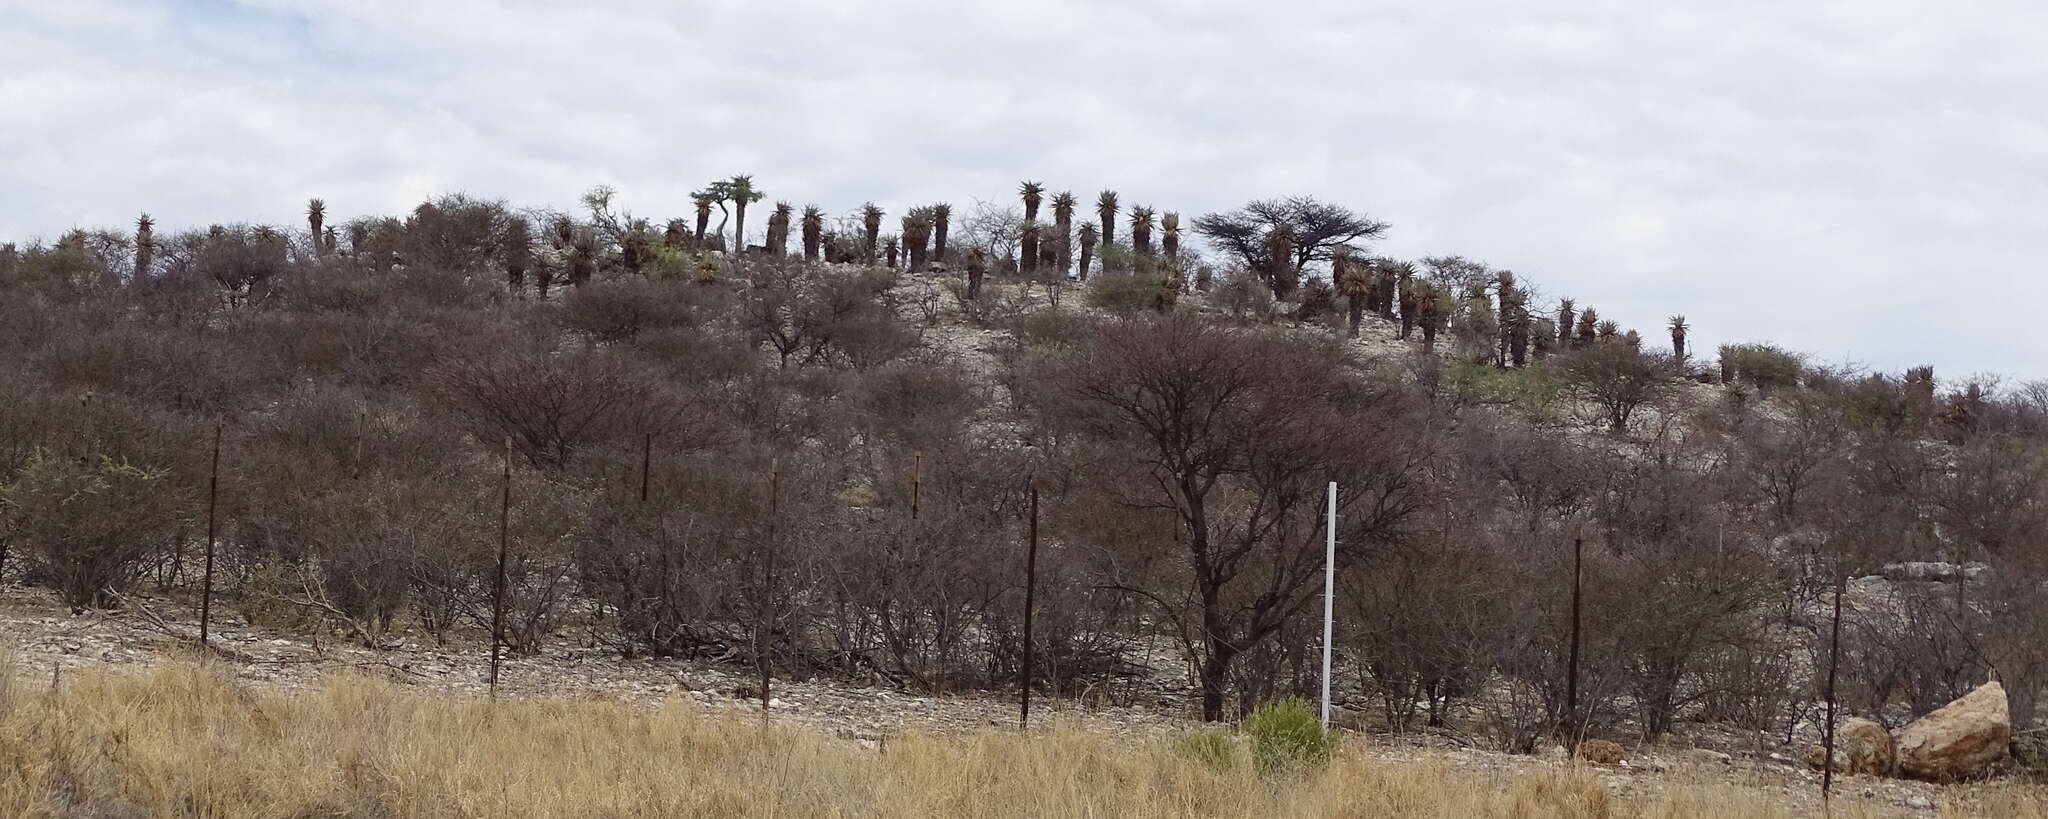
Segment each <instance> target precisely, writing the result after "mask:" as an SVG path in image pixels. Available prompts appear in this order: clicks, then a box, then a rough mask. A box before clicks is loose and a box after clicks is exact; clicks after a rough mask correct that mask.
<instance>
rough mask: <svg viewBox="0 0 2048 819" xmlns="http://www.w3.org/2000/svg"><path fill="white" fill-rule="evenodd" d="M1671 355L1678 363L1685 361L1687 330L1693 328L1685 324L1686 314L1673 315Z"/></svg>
mask: <svg viewBox="0 0 2048 819" xmlns="http://www.w3.org/2000/svg"><path fill="white" fill-rule="evenodd" d="M1670 326H1671V357H1672V358H1673V359H1676V360H1677V361H1678V363H1680V364H1684V363H1685V331H1686V330H1688V329H1691V328H1689V327H1687V326H1686V324H1685V316H1682V315H1679V316H1672V317H1671V325H1670Z"/></svg>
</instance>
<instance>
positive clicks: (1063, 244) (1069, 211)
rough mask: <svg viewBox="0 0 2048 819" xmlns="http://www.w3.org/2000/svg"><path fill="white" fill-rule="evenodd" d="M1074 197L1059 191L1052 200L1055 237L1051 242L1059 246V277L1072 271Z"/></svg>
mask: <svg viewBox="0 0 2048 819" xmlns="http://www.w3.org/2000/svg"><path fill="white" fill-rule="evenodd" d="M1074 204H1075V202H1074V195H1073V194H1072V193H1068V192H1066V191H1061V192H1060V194H1059V195H1058V196H1054V197H1053V198H1052V229H1053V232H1054V233H1057V234H1058V235H1057V236H1054V237H1053V241H1054V242H1057V243H1058V244H1059V266H1060V275H1062V276H1064V275H1066V274H1067V273H1069V272H1072V271H1073V269H1074Z"/></svg>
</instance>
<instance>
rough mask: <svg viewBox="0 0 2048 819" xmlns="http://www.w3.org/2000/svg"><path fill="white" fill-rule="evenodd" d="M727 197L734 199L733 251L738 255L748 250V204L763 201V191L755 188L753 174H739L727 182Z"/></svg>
mask: <svg viewBox="0 0 2048 819" xmlns="http://www.w3.org/2000/svg"><path fill="white" fill-rule="evenodd" d="M725 195H726V198H728V199H731V200H732V208H733V214H732V252H733V255H735V256H737V255H739V254H741V253H745V252H746V250H747V205H749V204H751V203H754V202H759V201H761V196H762V194H761V192H760V191H758V190H755V189H754V177H753V175H752V174H737V175H735V176H733V178H732V179H730V180H728V181H727V182H726V193H725Z"/></svg>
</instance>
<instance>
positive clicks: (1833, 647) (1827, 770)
mask: <svg viewBox="0 0 2048 819" xmlns="http://www.w3.org/2000/svg"><path fill="white" fill-rule="evenodd" d="M1848 585H1849V573H1848V571H1846V570H1844V569H1843V568H1842V567H1841V566H1840V565H1839V561H1838V564H1837V565H1836V566H1835V614H1834V618H1833V620H1834V622H1833V623H1831V624H1829V626H1828V690H1827V696H1828V724H1827V727H1826V729H1825V730H1824V735H1823V736H1822V739H1821V754H1822V755H1821V759H1822V761H1823V762H1824V763H1825V764H1823V765H1822V766H1821V769H1820V801H1821V802H1822V803H1826V802H1827V801H1828V798H1829V796H1830V795H1831V794H1832V792H1833V791H1834V788H1835V670H1836V668H1837V666H1838V665H1839V663H1840V662H1841V658H1842V592H1843V591H1844V590H1846V587H1847V586H1848Z"/></svg>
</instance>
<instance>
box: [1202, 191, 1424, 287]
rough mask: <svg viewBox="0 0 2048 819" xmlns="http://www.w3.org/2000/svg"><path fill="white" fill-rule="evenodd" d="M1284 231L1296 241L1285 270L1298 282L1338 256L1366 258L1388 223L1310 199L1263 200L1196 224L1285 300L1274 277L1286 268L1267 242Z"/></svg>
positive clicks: (1206, 236) (1208, 217) (1296, 197)
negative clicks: (1259, 274) (1358, 254)
mask: <svg viewBox="0 0 2048 819" xmlns="http://www.w3.org/2000/svg"><path fill="white" fill-rule="evenodd" d="M1282 227H1284V228H1286V229H1287V231H1288V232H1289V233H1291V234H1292V235H1293V237H1294V242H1293V244H1292V245H1291V246H1290V247H1288V248H1287V252H1286V254H1284V255H1285V256H1286V257H1287V258H1286V264H1285V268H1286V269H1291V270H1292V271H1294V274H1295V276H1296V277H1297V278H1298V277H1299V275H1300V271H1301V269H1302V268H1303V267H1306V266H1308V265H1310V264H1314V263H1316V262H1322V261H1328V260H1329V259H1330V258H1331V257H1332V256H1334V255H1335V254H1336V253H1337V252H1338V251H1340V250H1345V249H1349V250H1353V251H1358V252H1361V253H1362V252H1364V250H1365V248H1364V247H1363V243H1364V242H1365V241H1368V240H1371V239H1377V238H1379V237H1380V236H1382V235H1384V234H1385V233H1386V231H1387V224H1386V223H1385V222H1379V221H1375V220H1373V219H1369V218H1366V217H1365V216H1364V215H1363V214H1360V213H1357V212H1354V211H1352V210H1351V209H1350V208H1347V207H1344V206H1342V205H1336V204H1331V203H1328V202H1322V201H1319V200H1317V199H1316V198H1315V197H1312V196H1290V197H1287V198H1285V199H1259V200H1255V201H1253V202H1251V203H1249V204H1247V205H1245V206H1244V207H1242V208H1239V209H1237V210H1234V211H1227V212H1224V213H1207V214H1203V215H1201V216H1197V217H1195V221H1194V228H1195V232H1196V233H1199V234H1201V235H1202V236H1203V237H1204V238H1206V239H1208V240H1209V242H1210V244H1213V245H1215V246H1216V247H1217V248H1219V249H1221V250H1223V251H1225V252H1228V253H1232V254H1236V255H1237V256H1238V257H1239V258H1242V259H1243V260H1244V263H1245V266H1246V267H1249V268H1251V269H1252V270H1257V271H1261V272H1262V274H1265V275H1267V276H1268V279H1267V281H1268V282H1269V283H1270V284H1273V285H1274V287H1275V290H1274V295H1276V296H1280V297H1282V298H1285V297H1286V293H1285V292H1284V291H1283V290H1282V289H1281V285H1280V283H1278V282H1275V281H1274V279H1273V278H1272V275H1273V274H1272V273H1271V271H1275V270H1280V269H1282V266H1281V265H1280V264H1278V263H1276V262H1275V260H1274V258H1273V248H1272V247H1271V246H1270V245H1268V243H1267V242H1266V237H1267V236H1268V235H1269V234H1270V233H1271V231H1273V230H1274V229H1277V228H1282ZM1285 289H1286V290H1292V289H1293V286H1292V285H1291V284H1290V285H1287V286H1286V288H1285Z"/></svg>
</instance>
